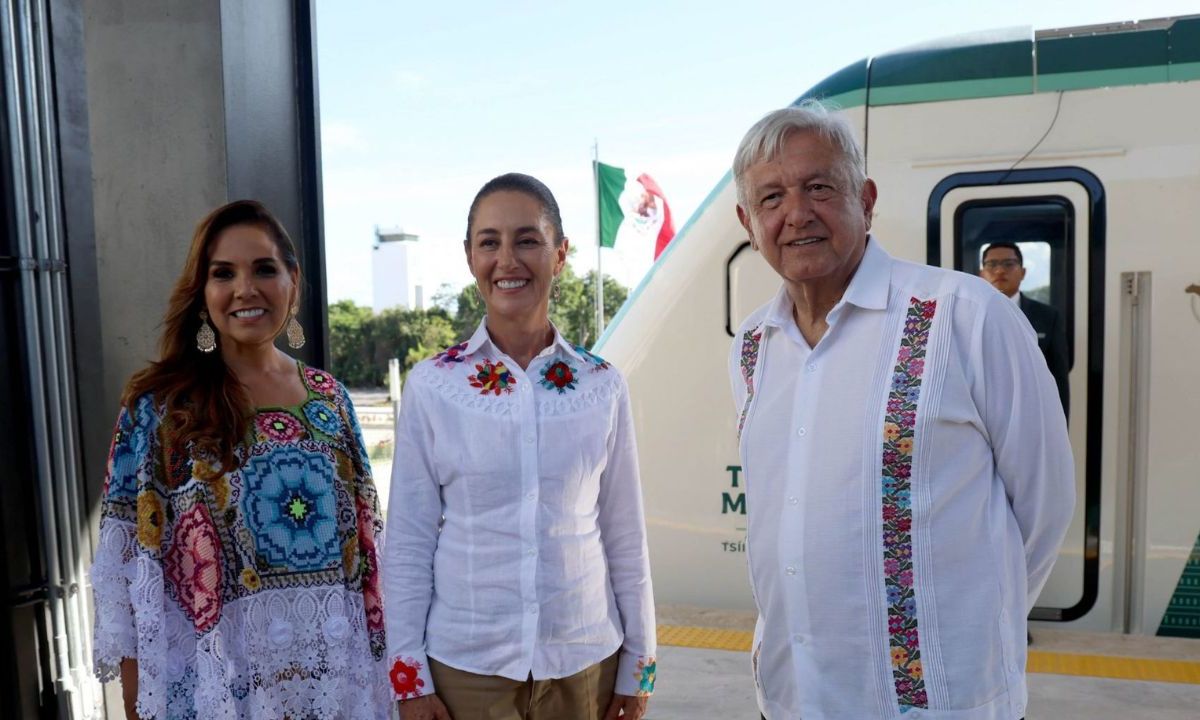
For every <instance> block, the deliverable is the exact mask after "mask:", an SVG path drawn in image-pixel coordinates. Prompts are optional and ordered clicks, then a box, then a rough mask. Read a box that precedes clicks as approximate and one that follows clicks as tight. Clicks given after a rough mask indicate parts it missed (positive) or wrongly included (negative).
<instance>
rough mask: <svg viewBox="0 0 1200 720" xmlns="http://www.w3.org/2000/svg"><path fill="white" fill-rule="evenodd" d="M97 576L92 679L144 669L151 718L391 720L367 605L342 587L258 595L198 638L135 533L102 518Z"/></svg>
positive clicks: (142, 694)
mask: <svg viewBox="0 0 1200 720" xmlns="http://www.w3.org/2000/svg"><path fill="white" fill-rule="evenodd" d="M103 525H104V527H102V528H101V532H100V545H99V548H98V550H97V552H96V560H95V563H94V564H93V566H92V572H91V575H92V584H93V587H94V588H95V594H96V631H95V633H96V642H95V658H94V660H95V668H96V674H97V676H98V677H99V678H100V679H101V680H110V679H112V678H115V677H117V676H118V675H119V672H120V662H121V660H122V659H123V658H126V657H135V658H137V660H138V699H137V710H138V714H139V715H141V716H142V717H143V718H160V719H164V720H165V719H167V718H172V719H173V718H204V719H205V720H208V719H209V718H229V719H233V718H255V719H258V718H262V719H263V720H266V719H268V718H270V719H272V720H275V719H277V718H280V717H284V716H287V717H290V718H292V719H293V720H302V719H303V720H308V719H312V720H383V719H384V718H388V717H390V708H391V701H390V692H389V689H388V685H387V676H386V669H385V666H384V663H383V662H382V661H376V660H375V658H374V657H373V656H372V654H371V644H370V639H369V635H368V632H367V624H366V613H365V611H364V608H363V598H362V596H361V595H359V594H356V593H353V592H350V591H347V590H346V589H345V588H344V587H341V586H334V587H314V588H286V589H279V590H262V591H259V592H258V593H256V594H254V595H252V596H250V597H245V598H240V599H237V600H234V601H233V602H230V603H228V604H226V605H225V606H224V608H223V609H222V611H221V617H220V619H219V620H218V621H217V624H216V625H215V626H214V627H213V628H211V629H210V630H208V631H207V632H206V633H204V634H203V635H201V636H200V637H197V636H196V633H195V630H194V626H193V624H192V622H191V621H190V620H189V619H188V617H187V616H186V615H185V614H184V612H183V610H182V609H181V608H180V607H179V606H178V605H177V604H176V603H175V601H174V600H172V599H170V598H168V597H167V596H166V595H165V594H164V592H163V590H164V589H163V572H162V566H161V565H160V564H159V563H158V562H157V560H155V559H154V558H153V557H149V556H147V555H145V554H143V553H142V552H141V551H140V550H139V549H138V546H137V542H136V537H135V526H134V525H133V524H132V523H129V522H123V521H119V520H114V519H112V518H106V519H105V522H104V523H103Z"/></svg>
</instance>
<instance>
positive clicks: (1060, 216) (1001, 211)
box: [955, 197, 1075, 347]
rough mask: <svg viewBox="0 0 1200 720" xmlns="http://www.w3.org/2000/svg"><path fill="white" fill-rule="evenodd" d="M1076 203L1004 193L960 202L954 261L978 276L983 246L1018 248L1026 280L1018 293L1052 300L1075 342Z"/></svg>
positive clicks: (1054, 198)
mask: <svg viewBox="0 0 1200 720" xmlns="http://www.w3.org/2000/svg"><path fill="white" fill-rule="evenodd" d="M1073 226H1074V208H1073V206H1072V205H1071V203H1070V201H1069V200H1067V199H1066V198H1063V197H1042V198H1008V199H1004V200H980V201H975V202H968V203H964V204H963V205H962V206H960V207H959V209H958V211H957V212H956V213H955V227H956V232H955V237H956V239H957V244H956V247H955V265H956V266H957V268H958V269H959V270H962V271H963V272H968V273H971V274H973V275H978V274H979V270H980V265H981V261H982V259H983V251H984V250H985V249H987V247H988V246H989V245H991V244H992V243H995V242H1011V243H1015V244H1016V246H1017V247H1019V248H1020V249H1021V255H1022V257H1023V264H1024V267H1025V279H1024V280H1022V281H1021V288H1020V289H1021V292H1022V293H1023V294H1024V295H1025V296H1026V297H1030V298H1032V299H1034V300H1037V301H1039V302H1043V303H1046V304H1048V305H1053V306H1054V307H1055V308H1056V309H1057V310H1058V311H1059V313H1060V314H1061V315H1062V317H1063V318H1064V319H1065V320H1066V323H1067V344H1068V347H1073V346H1074V343H1075V277H1074V272H1073V268H1074V264H1075V259H1074V255H1075V248H1074V243H1072V242H1071V236H1072V234H1073V232H1074V227H1073Z"/></svg>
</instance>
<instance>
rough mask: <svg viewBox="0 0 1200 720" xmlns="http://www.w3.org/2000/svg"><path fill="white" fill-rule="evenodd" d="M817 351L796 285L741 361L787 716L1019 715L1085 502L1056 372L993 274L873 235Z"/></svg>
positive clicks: (776, 673)
mask: <svg viewBox="0 0 1200 720" xmlns="http://www.w3.org/2000/svg"><path fill="white" fill-rule="evenodd" d="M828 323H829V329H828V330H827V332H826V333H825V335H824V336H823V337H822V338H821V340H820V341H819V342H818V343H817V344H816V346H815V347H812V348H810V347H809V345H808V344H807V342H806V341H805V340H804V338H803V336H802V335H801V334H800V331H799V329H798V328H797V327H796V324H795V321H794V320H793V318H792V303H791V300H790V298H789V297H788V295H787V293H786V292H785V291H784V290H783V289H781V290H780V292H779V294H778V295H777V296H776V297H775V299H774V300H772V301H771V302H770V303H768V304H767V305H765V306H764V307H762V308H760V309H759V310H757V311H756V312H754V313H753V314H752V315H751V316H750V317H749V318H748V319H747V320H746V321H745V323H743V325H742V327H741V329H740V331H739V332H738V335H737V336H736V337H735V339H734V343H733V348H732V353H731V357H730V378H731V382H732V385H733V391H734V399H735V405H736V409H737V412H738V414H739V431H740V451H741V459H742V465H743V469H744V473H745V478H746V508H747V512H748V523H747V524H748V531H747V536H748V540H747V547H748V554H749V561H750V573H751V580H752V584H753V588H754V593H755V600H756V602H757V604H758V608H759V621H758V625H757V628H756V632H755V640H754V649H753V653H752V662H753V665H754V675H755V681H756V684H757V688H758V696H759V704H760V707H761V708H762V710H763V712H764V714H765V715H766V717H767V718H769V719H770V720H784V719H791V718H804V720H842V719H844V718H855V720H881V719H883V718H898V717H901V716H903V717H904V718H906V720H910V719H912V718H937V719H939V720H951V719H953V720H1015V719H1016V718H1020V717H1022V716H1023V715H1024V714H1025V704H1026V697H1027V693H1026V686H1025V618H1026V616H1027V614H1028V612H1029V610H1030V609H1031V607H1032V606H1033V603H1034V600H1035V599H1036V598H1037V596H1038V593H1039V592H1040V591H1041V588H1042V585H1043V584H1044V583H1045V581H1046V578H1047V576H1048V575H1049V573H1050V569H1051V566H1052V564H1053V562H1054V559H1055V557H1056V555H1057V551H1058V548H1059V545H1060V544H1061V542H1062V539H1063V536H1064V534H1065V532H1066V529H1067V526H1068V524H1069V522H1070V518H1071V514H1072V509H1073V505H1074V486H1075V481H1074V471H1073V463H1072V459H1071V450H1070V445H1069V443H1068V439H1067V431H1066V423H1065V420H1064V418H1063V412H1062V406H1061V404H1060V403H1059V400H1058V393H1057V390H1056V388H1055V385H1054V381H1053V379H1052V378H1051V376H1050V373H1049V371H1048V370H1047V368H1046V362H1045V360H1044V359H1043V357H1042V355H1041V353H1040V351H1039V350H1038V347H1037V342H1036V340H1035V338H1034V335H1033V332H1032V329H1031V328H1030V326H1029V323H1028V322H1027V321H1026V320H1025V318H1024V317H1023V316H1022V315H1021V312H1020V310H1019V309H1018V308H1017V307H1016V306H1015V305H1014V304H1013V303H1011V302H1009V301H1008V299H1007V298H1005V297H1004V296H1003V295H1001V294H1000V293H999V292H997V291H996V290H995V289H994V288H992V287H991V286H990V285H988V284H987V283H986V282H984V281H983V280H980V279H979V278H975V277H971V276H968V275H964V274H962V273H956V272H951V271H947V270H942V269H939V268H932V267H927V266H922V265H916V264H912V263H908V262H902V261H899V260H894V259H892V258H891V257H889V256H888V255H887V253H885V252H884V251H883V249H882V248H880V247H879V245H878V242H877V241H876V240H875V239H874V238H870V239H869V241H868V245H867V249H866V253H865V256H864V257H863V260H862V263H861V265H860V266H859V268H858V270H857V271H856V273H855V275H854V277H853V278H852V279H851V282H850V284H849V286H848V287H847V289H846V291H845V294H844V295H843V297H842V299H841V301H840V302H839V303H838V304H837V305H835V306H834V308H833V309H832V310H831V312H830V313H829V316H828Z"/></svg>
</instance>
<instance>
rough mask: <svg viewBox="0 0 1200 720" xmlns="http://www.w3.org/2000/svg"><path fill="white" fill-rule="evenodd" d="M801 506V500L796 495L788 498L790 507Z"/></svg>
mask: <svg viewBox="0 0 1200 720" xmlns="http://www.w3.org/2000/svg"><path fill="white" fill-rule="evenodd" d="M799 504H800V498H798V497H796V496H795V495H792V496H791V497H789V498H788V505H799Z"/></svg>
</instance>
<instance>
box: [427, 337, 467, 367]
mask: <svg viewBox="0 0 1200 720" xmlns="http://www.w3.org/2000/svg"><path fill="white" fill-rule="evenodd" d="M466 349H467V344H466V343H465V342H464V343H459V344H457V345H452V346H450V347H448V348H446V349H445V350H443V351H441V352H440V353H438V354H437V355H434V356H433V365H434V367H440V368H447V367H453V366H454V365H455V364H457V363H460V362H462V361H463V360H466V355H464V354H463V351H464V350H466Z"/></svg>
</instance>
